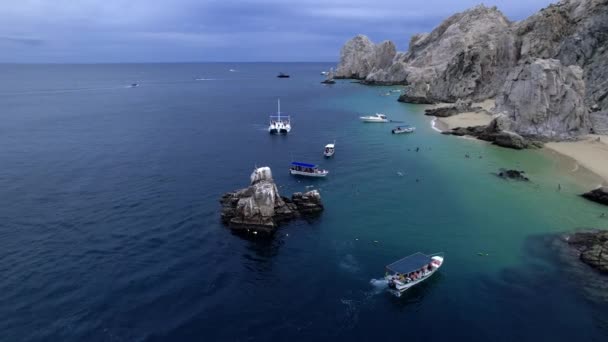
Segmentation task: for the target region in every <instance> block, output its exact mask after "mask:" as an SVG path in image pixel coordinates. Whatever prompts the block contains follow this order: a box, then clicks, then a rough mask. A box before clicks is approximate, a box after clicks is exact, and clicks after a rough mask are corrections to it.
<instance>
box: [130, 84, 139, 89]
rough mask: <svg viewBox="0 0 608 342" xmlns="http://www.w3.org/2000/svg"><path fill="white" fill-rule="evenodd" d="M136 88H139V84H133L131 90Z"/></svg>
mask: <svg viewBox="0 0 608 342" xmlns="http://www.w3.org/2000/svg"><path fill="white" fill-rule="evenodd" d="M135 87H139V84H137V83H131V88H135Z"/></svg>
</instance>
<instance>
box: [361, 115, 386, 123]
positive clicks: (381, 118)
mask: <svg viewBox="0 0 608 342" xmlns="http://www.w3.org/2000/svg"><path fill="white" fill-rule="evenodd" d="M360 119H361V121H363V122H389V121H390V120H389V119H388V118H387V117H386V115H384V114H380V113H376V114H374V115H370V116H361V117H360Z"/></svg>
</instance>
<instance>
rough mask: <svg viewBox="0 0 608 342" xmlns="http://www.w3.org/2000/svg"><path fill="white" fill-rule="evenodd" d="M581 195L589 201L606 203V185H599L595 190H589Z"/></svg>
mask: <svg viewBox="0 0 608 342" xmlns="http://www.w3.org/2000/svg"><path fill="white" fill-rule="evenodd" d="M581 196H583V197H584V198H586V199H588V200H590V201H594V202H597V203H601V204H604V205H608V187H606V186H603V187H599V188H597V189H595V190H591V191H589V192H586V193H584V194H582V195H581Z"/></svg>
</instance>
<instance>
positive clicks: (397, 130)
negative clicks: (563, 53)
mask: <svg viewBox="0 0 608 342" xmlns="http://www.w3.org/2000/svg"><path fill="white" fill-rule="evenodd" d="M415 130H416V127H412V126H410V125H405V126H397V127H395V128H393V130H392V131H391V132H393V134H401V133H413V132H414V131H415Z"/></svg>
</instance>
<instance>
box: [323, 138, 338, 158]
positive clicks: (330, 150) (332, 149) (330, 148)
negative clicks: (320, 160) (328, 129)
mask: <svg viewBox="0 0 608 342" xmlns="http://www.w3.org/2000/svg"><path fill="white" fill-rule="evenodd" d="M334 153H336V142H335V141H334V143H333V144H327V145H325V149H324V150H323V155H324V156H326V157H328V158H329V157H331V156H333V155H334Z"/></svg>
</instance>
